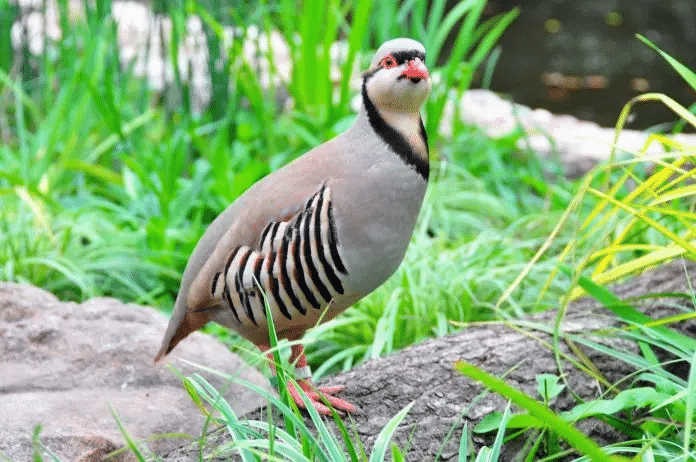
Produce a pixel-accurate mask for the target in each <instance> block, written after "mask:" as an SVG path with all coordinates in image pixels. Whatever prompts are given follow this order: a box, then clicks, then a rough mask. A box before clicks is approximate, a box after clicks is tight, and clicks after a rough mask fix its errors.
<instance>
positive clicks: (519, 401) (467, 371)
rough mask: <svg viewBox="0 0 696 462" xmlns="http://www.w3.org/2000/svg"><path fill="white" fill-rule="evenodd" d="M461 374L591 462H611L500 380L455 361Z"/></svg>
mask: <svg viewBox="0 0 696 462" xmlns="http://www.w3.org/2000/svg"><path fill="white" fill-rule="evenodd" d="M454 367H455V368H456V369H457V370H458V371H459V372H461V373H462V374H464V375H466V376H468V377H470V378H472V379H474V380H477V381H479V382H482V383H483V384H484V385H485V386H486V387H488V388H490V389H491V390H493V391H495V392H496V393H499V394H501V395H503V396H504V397H506V398H508V399H509V400H510V401H512V402H513V403H515V404H516V405H518V406H519V407H521V408H524V409H526V410H527V411H528V412H529V413H530V414H531V415H532V416H534V417H536V418H538V419H539V420H541V421H542V422H545V423H546V424H547V425H548V426H549V427H550V428H551V429H552V430H553V431H555V432H556V433H558V435H559V436H560V437H561V438H563V439H564V440H565V441H567V442H568V444H570V445H571V446H573V447H574V448H575V449H577V450H578V451H579V452H580V453H581V454H585V455H587V456H588V457H589V458H590V459H591V460H592V461H593V462H611V461H612V460H614V461H618V460H625V459H612V458H611V457H609V456H608V455H607V454H605V453H604V452H602V450H601V449H600V448H599V446H597V444H596V443H595V442H594V441H592V440H590V439H589V438H588V437H586V436H585V435H583V434H582V433H580V432H579V431H578V430H577V429H575V428H574V427H573V426H572V425H570V424H569V423H568V422H566V421H565V420H563V419H561V418H560V417H559V416H557V415H556V414H555V413H554V412H553V411H551V410H550V409H549V408H548V407H546V406H544V405H542V404H540V403H538V402H537V401H535V400H533V399H532V398H530V397H528V396H527V395H525V394H524V393H522V392H521V391H519V390H516V389H515V388H513V387H511V386H510V385H508V384H506V383H505V382H503V381H502V380H500V379H498V378H496V377H493V376H492V375H490V374H488V373H486V372H484V371H482V370H481V369H479V368H477V367H475V366H472V365H471V364H468V363H466V362H464V361H457V362H456V363H455V366H454Z"/></svg>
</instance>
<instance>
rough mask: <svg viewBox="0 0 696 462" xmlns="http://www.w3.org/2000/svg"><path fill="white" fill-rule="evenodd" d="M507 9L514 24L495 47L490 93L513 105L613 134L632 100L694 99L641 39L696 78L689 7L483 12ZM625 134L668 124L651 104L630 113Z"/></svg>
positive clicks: (600, 2) (559, 6) (613, 0)
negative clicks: (657, 96) (650, 95)
mask: <svg viewBox="0 0 696 462" xmlns="http://www.w3.org/2000/svg"><path fill="white" fill-rule="evenodd" d="M514 6H519V7H520V8H521V13H520V16H519V17H518V18H517V20H516V21H515V22H514V23H513V24H512V25H511V26H510V28H509V29H508V31H507V32H506V33H505V35H504V36H503V38H502V40H501V42H500V44H501V46H502V53H501V55H500V59H499V61H498V63H497V66H496V68H495V72H494V74H493V79H492V81H491V89H492V90H494V91H497V92H500V93H504V94H507V95H509V96H510V97H511V98H512V99H513V100H515V101H516V102H519V103H522V104H525V105H527V106H531V107H543V108H546V109H548V110H550V111H551V112H554V113H567V114H573V115H575V116H576V117H578V118H581V119H584V120H592V121H595V122H597V123H599V124H601V125H603V126H613V125H614V124H615V123H616V119H617V117H618V115H619V112H620V111H621V108H622V107H623V105H624V104H625V103H626V102H627V101H628V100H629V99H630V98H632V97H634V96H636V95H638V94H640V93H644V92H646V91H650V92H661V93H665V94H666V95H668V96H670V97H671V98H673V99H675V100H677V101H678V102H680V103H681V104H682V105H684V106H686V107H688V106H689V105H691V104H692V103H694V102H695V101H696V93H694V91H693V90H692V89H691V88H690V87H689V86H688V85H687V84H686V82H684V80H683V79H682V78H681V77H680V76H679V75H678V74H677V73H676V72H675V71H674V70H673V69H672V67H671V66H669V64H667V62H666V61H665V60H664V59H663V58H662V57H660V56H659V55H658V54H657V53H656V52H655V51H653V50H652V49H650V48H649V47H648V46H647V45H644V44H643V43H642V42H640V41H639V40H638V39H636V38H635V34H636V33H640V34H642V35H644V36H646V37H647V38H648V39H650V40H651V41H653V43H655V44H657V45H658V46H659V47H660V48H661V49H662V50H664V51H666V52H668V53H669V54H670V55H672V56H673V57H674V58H676V59H678V60H679V61H681V62H682V63H683V64H685V65H686V66H687V67H689V68H690V69H693V70H696V0H540V1H531V0H517V1H512V0H508V1H505V0H497V1H490V2H489V5H488V10H487V12H488V13H489V14H495V13H499V12H501V11H505V10H508V9H510V8H512V7H514ZM631 120H632V124H631V125H630V126H631V127H632V128H638V129H643V128H647V127H650V126H653V125H656V124H661V123H665V122H670V121H673V120H675V116H674V115H673V113H672V112H671V111H669V110H667V109H665V108H664V106H662V105H660V104H657V103H648V104H645V103H644V104H642V105H640V106H638V107H637V109H636V110H635V111H634V113H633V117H632V119H631Z"/></svg>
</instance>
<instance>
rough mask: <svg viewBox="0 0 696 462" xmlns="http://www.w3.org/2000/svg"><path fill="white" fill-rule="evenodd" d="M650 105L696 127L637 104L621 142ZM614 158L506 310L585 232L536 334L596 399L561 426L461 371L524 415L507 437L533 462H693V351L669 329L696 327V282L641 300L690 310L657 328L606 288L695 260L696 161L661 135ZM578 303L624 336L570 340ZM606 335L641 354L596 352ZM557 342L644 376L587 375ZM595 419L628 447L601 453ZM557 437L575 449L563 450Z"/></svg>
mask: <svg viewBox="0 0 696 462" xmlns="http://www.w3.org/2000/svg"><path fill="white" fill-rule="evenodd" d="M639 39H641V40H642V41H643V42H645V43H646V44H648V45H649V46H651V47H653V48H654V49H655V50H657V51H658V52H659V53H660V54H661V55H662V56H663V57H665V59H666V60H667V61H668V62H669V63H670V64H671V65H672V66H673V67H674V68H675V70H677V71H678V72H679V73H680V74H681V75H682V76H683V77H684V79H685V80H686V82H687V83H688V84H689V85H690V86H691V87H692V88H694V89H695V90H696V74H694V73H693V72H692V71H691V70H689V69H688V68H686V67H685V66H683V65H681V64H680V63H678V62H677V61H676V60H674V59H673V58H671V57H670V56H669V55H667V54H666V53H664V52H662V51H661V50H659V49H657V48H656V47H655V46H654V45H653V44H652V43H650V42H649V41H647V40H646V39H645V38H643V37H640V36H639ZM645 101H652V102H660V103H662V104H664V105H665V106H667V107H668V108H670V109H671V110H672V111H673V112H674V113H675V114H676V115H677V116H678V117H679V118H681V119H682V123H683V124H688V125H690V126H692V127H694V128H696V117H694V116H693V114H691V113H690V112H689V111H688V110H686V109H685V108H683V107H681V106H680V105H679V104H677V103H676V102H674V101H673V100H672V99H671V98H669V97H668V96H666V95H662V94H645V95H640V96H637V97H636V98H633V99H632V100H631V101H629V103H628V104H627V105H626V106H625V108H624V110H623V111H622V113H621V115H620V117H619V120H618V122H617V127H616V133H617V137H616V139H618V135H619V134H620V132H621V130H622V128H623V125H624V123H625V121H626V119H627V116H628V114H629V112H630V111H631V109H632V108H633V106H634V105H635V104H639V103H642V102H645ZM652 143H661V144H662V145H663V146H664V147H666V148H667V150H666V153H665V154H663V155H660V156H650V157H648V156H647V155H646V152H647V150H648V148H649V146H650V145H651V144H652ZM615 145H616V143H615ZM615 152H616V146H614V148H613V151H612V158H611V160H610V162H609V163H607V164H605V165H601V166H599V167H597V168H596V169H595V170H593V171H592V172H590V173H589V174H588V175H587V176H586V177H585V179H584V181H583V182H582V184H581V185H580V188H579V191H578V193H577V194H576V196H575V197H574V198H573V200H572V201H571V203H570V205H569V207H568V208H567V210H566V213H565V214H564V216H563V218H562V219H561V220H560V221H559V224H558V225H557V227H556V229H555V230H554V232H553V233H552V234H551V236H550V237H549V238H548V240H547V241H546V242H545V243H544V245H543V246H542V247H541V249H540V250H539V252H538V253H537V255H536V256H535V257H534V258H533V259H532V260H531V261H530V263H529V264H528V265H527V266H526V267H525V270H524V271H523V272H522V273H521V274H520V277H518V278H517V279H516V281H515V283H514V284H512V285H511V286H510V288H509V289H508V290H507V291H506V293H505V294H504V295H503V296H502V297H501V299H500V300H499V301H498V304H499V305H502V304H504V303H505V302H507V301H509V297H510V294H511V293H512V290H513V289H514V288H516V287H517V286H518V284H519V283H520V282H521V281H523V280H524V278H525V277H526V276H527V275H528V274H529V273H528V272H529V271H530V270H531V268H532V267H533V266H535V265H537V264H538V261H540V258H541V255H542V254H543V253H544V252H548V251H549V250H548V249H549V248H550V247H551V246H552V245H554V241H555V240H556V239H557V238H558V236H560V235H562V234H563V229H564V227H567V226H571V223H572V226H574V227H576V230H577V231H575V232H574V233H573V235H572V238H570V239H569V241H568V242H567V243H566V244H565V246H563V247H562V248H561V250H560V251H559V252H558V253H557V258H558V272H559V273H560V274H563V275H566V276H568V277H570V282H571V284H570V286H569V289H568V291H567V293H566V296H565V297H563V299H562V306H561V309H559V311H558V315H557V317H556V323H555V325H554V326H553V328H548V327H547V326H539V327H538V329H540V330H543V331H547V332H549V333H551V334H553V340H554V341H553V346H552V348H553V353H554V354H555V355H556V360H557V362H558V363H559V368H561V369H562V364H563V363H564V362H565V361H571V362H573V363H574V364H576V365H580V367H581V369H582V370H585V371H586V373H588V374H590V375H591V376H592V377H593V378H594V379H595V380H596V383H597V385H598V391H599V396H598V397H597V398H596V399H591V400H588V401H585V402H578V404H577V405H576V406H574V407H573V408H572V409H570V410H568V411H566V412H563V413H560V414H554V413H552V412H551V411H550V410H549V409H548V407H547V406H546V405H545V404H540V403H539V402H537V401H536V400H534V399H532V398H530V397H528V396H525V395H523V394H521V393H520V392H519V391H517V390H514V389H511V388H510V387H509V386H507V385H506V384H504V383H503V382H501V381H500V380H498V379H496V378H493V377H490V376H488V375H487V374H486V373H485V372H483V371H481V370H480V369H478V368H476V367H474V366H471V365H467V364H460V365H459V366H458V369H459V370H460V371H461V372H462V373H465V374H466V375H468V376H470V377H472V378H474V379H477V380H480V381H482V382H484V384H486V385H487V386H488V387H489V388H490V389H492V390H494V391H496V392H498V393H501V394H502V395H503V396H505V397H507V398H508V399H510V400H512V401H513V402H515V403H516V404H517V405H519V406H520V407H521V408H522V409H523V412H518V413H514V414H513V415H512V416H508V417H507V419H506V420H505V425H506V427H507V428H508V429H511V430H514V431H515V433H514V435H515V437H518V438H519V437H521V438H524V439H526V442H525V447H528V448H531V449H530V452H529V454H528V455H527V459H526V460H538V459H539V458H540V457H545V458H544V459H543V460H556V459H557V458H568V457H571V455H573V454H579V455H580V456H579V457H577V458H575V459H573V460H583V461H584V460H628V459H624V458H621V457H620V456H619V455H621V456H627V457H632V460H650V461H665V462H667V461H689V460H696V452H695V451H694V447H695V446H696V438H695V437H694V418H696V406H695V404H694V396H696V395H694V391H696V388H695V387H696V340H694V339H693V338H691V337H689V336H687V335H684V334H683V333H681V332H679V331H678V330H676V329H674V328H673V327H672V324H675V323H678V322H681V321H685V320H689V319H694V318H696V314H694V312H693V309H692V308H690V307H688V305H689V304H693V300H694V299H696V298H695V297H696V294H695V293H694V290H693V287H691V282H690V281H691V280H692V278H693V275H692V274H689V271H688V269H687V267H686V265H684V277H685V278H686V280H687V281H688V283H687V287H688V288H689V289H688V290H687V292H686V293H682V294H675V293H669V294H662V293H650V292H648V293H646V294H639V295H640V297H639V298H640V299H645V298H650V299H656V298H663V297H670V298H676V299H678V300H680V301H679V303H676V305H675V306H677V307H681V312H679V313H677V314H676V315H673V316H670V317H667V318H664V319H654V318H652V317H650V316H648V315H646V314H644V313H642V312H641V311H639V310H638V309H637V304H638V303H639V300H638V299H631V300H625V301H624V300H621V299H619V298H618V297H617V296H615V295H614V294H613V293H612V292H611V290H609V289H608V288H607V287H605V286H606V285H607V284H609V283H613V282H618V281H621V280H623V279H625V278H626V277H628V276H631V275H635V274H638V273H640V272H643V271H646V270H648V269H651V268H654V267H656V266H658V265H662V264H665V263H667V262H670V261H675V260H676V261H679V260H682V259H690V260H693V259H694V258H696V252H694V250H696V249H695V248H694V241H695V239H694V237H695V235H694V232H695V231H696V228H695V227H694V223H695V220H694V219H695V218H696V215H694V204H695V203H696V201H695V198H696V189H695V188H694V185H693V179H694V178H695V177H696V170H694V167H693V166H694V161H695V158H694V157H695V155H696V149H695V148H694V147H693V146H688V145H684V144H680V143H677V142H676V141H675V140H674V139H673V138H671V137H669V136H665V135H659V134H652V135H650V136H649V137H648V138H647V141H646V143H645V145H644V147H643V149H642V150H641V151H640V152H638V153H629V154H630V155H631V157H629V158H628V159H625V160H621V159H617V158H616V157H615V155H614V154H615ZM558 275H559V274H558V273H557V271H554V272H553V273H552V274H550V275H549V279H548V282H547V284H546V285H545V286H544V288H546V287H549V286H550V284H551V283H552V282H553V281H555V280H556V279H558ZM649 290H650V288H649V287H648V291H649ZM542 294H543V292H542ZM581 295H588V296H591V297H593V298H594V299H596V300H597V302H599V304H600V306H602V307H604V308H606V309H607V310H608V311H611V312H612V313H613V315H614V316H616V317H617V319H618V320H620V321H622V322H623V323H624V324H625V327H623V328H620V329H612V330H611V331H609V332H599V333H596V332H581V333H577V332H573V331H565V330H563V329H561V324H562V320H563V317H564V315H565V312H566V310H567V308H568V303H569V302H570V301H571V300H573V299H575V298H577V297H579V296H581ZM685 305H687V306H685ZM597 335H601V336H605V337H606V336H611V337H619V338H621V339H624V340H628V341H630V342H633V343H635V344H636V345H637V348H636V350H635V351H626V350H625V349H619V348H617V347H616V346H612V345H616V344H612V343H606V342H604V341H600V340H598V338H597ZM560 342H567V343H569V344H571V345H572V344H574V345H582V346H584V347H586V348H590V349H594V350H597V351H599V352H601V353H603V354H604V355H606V356H608V357H610V358H612V359H613V360H615V361H620V362H625V363H627V364H629V365H630V366H632V367H633V368H634V369H635V372H634V373H633V374H631V375H630V376H628V377H625V378H623V379H622V380H621V381H620V382H618V383H611V382H609V381H608V380H607V379H606V378H605V377H604V376H602V374H601V373H600V372H599V371H600V369H599V368H597V367H596V366H595V365H594V364H591V363H589V364H588V358H587V356H585V355H584V354H580V353H578V354H577V355H566V354H563V353H561V350H560V346H559V345H560ZM572 351H575V352H578V351H579V350H578V349H577V348H576V349H573V350H572ZM676 365H680V366H681V367H675V366H676ZM545 383H546V384H547V386H545V387H543V390H545V391H548V390H553V392H552V393H553V395H551V398H548V396H547V397H544V396H543V393H542V389H541V388H540V395H541V396H542V398H543V399H544V402H545V403H546V402H548V401H547V400H548V399H552V398H553V397H554V396H556V395H558V394H559V393H560V392H561V391H562V390H564V389H568V391H570V392H571V393H573V390H572V386H571V384H570V383H568V381H567V380H566V377H565V376H564V375H563V374H560V375H559V376H558V377H549V378H546V382H545ZM590 418H597V419H600V420H602V421H603V422H604V423H606V424H608V425H609V426H611V427H613V429H614V431H615V432H616V433H618V434H619V435H621V441H616V442H615V443H614V444H609V445H606V446H604V447H602V448H599V447H597V445H596V444H595V443H594V442H592V441H590V440H588V439H587V438H586V437H584V436H582V435H580V434H578V433H577V430H575V429H574V428H573V427H574V426H575V425H576V424H577V423H579V422H580V421H583V420H586V419H590ZM501 422H502V417H501V415H500V414H497V415H491V416H489V418H488V419H487V420H486V421H484V422H482V423H481V424H480V425H479V426H478V427H477V428H476V429H475V431H480V432H486V431H489V430H494V429H497V428H499V427H500V425H501ZM559 437H560V438H561V439H563V440H565V441H566V442H567V443H569V444H570V446H572V449H565V448H563V447H562V446H561V445H559V444H558V439H559Z"/></svg>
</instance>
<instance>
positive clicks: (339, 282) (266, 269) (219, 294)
mask: <svg viewBox="0 0 696 462" xmlns="http://www.w3.org/2000/svg"><path fill="white" fill-rule="evenodd" d="M347 275H348V271H347V270H346V267H345V265H344V263H343V260H342V258H341V247H340V244H339V242H338V236H337V233H336V225H335V222H334V217H333V208H332V203H331V190H330V189H329V188H328V187H326V185H323V186H322V187H321V189H320V190H319V191H317V192H316V193H315V194H314V195H312V197H310V198H309V200H308V201H307V203H306V204H305V207H304V209H303V210H302V211H301V212H300V213H298V214H297V215H296V216H295V217H293V218H292V219H290V220H288V221H276V222H271V223H269V224H268V225H267V226H266V227H265V228H264V230H263V232H262V233H261V239H260V241H259V244H258V249H252V248H251V247H248V246H244V245H241V246H237V247H235V248H234V249H232V251H231V252H230V254H229V256H228V259H227V262H226V264H225V268H224V270H223V271H222V272H221V273H218V274H217V275H216V276H215V277H214V278H213V280H212V284H211V288H210V291H211V294H212V295H213V296H214V297H216V298H221V299H222V300H224V303H225V304H226V305H227V307H228V308H229V309H230V310H231V311H232V313H233V315H234V317H235V319H236V320H237V321H238V322H239V323H240V324H254V325H258V320H260V319H262V316H265V314H266V311H265V306H264V299H263V296H262V295H261V293H260V290H259V286H260V288H261V290H263V291H264V292H265V293H266V294H267V296H268V302H269V304H270V305H271V311H272V312H278V313H280V314H282V315H283V316H285V317H286V318H288V319H292V317H293V316H297V315H298V314H299V315H305V314H307V310H308V308H309V307H311V308H313V309H322V308H325V307H326V306H327V305H328V304H329V302H330V301H331V300H332V299H333V297H334V296H335V295H337V294H343V282H344V280H345V276H347ZM257 284H258V285H257Z"/></svg>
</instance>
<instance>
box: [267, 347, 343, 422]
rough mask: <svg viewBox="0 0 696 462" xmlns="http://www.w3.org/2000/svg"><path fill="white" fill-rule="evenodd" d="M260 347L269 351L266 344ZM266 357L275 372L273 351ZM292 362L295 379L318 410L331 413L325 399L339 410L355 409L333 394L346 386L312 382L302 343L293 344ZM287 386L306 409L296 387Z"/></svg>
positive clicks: (294, 398)
mask: <svg viewBox="0 0 696 462" xmlns="http://www.w3.org/2000/svg"><path fill="white" fill-rule="evenodd" d="M258 347H259V349H261V351H268V349H269V348H268V347H267V346H266V345H258ZM266 357H267V358H268V362H269V366H270V368H271V372H272V373H274V374H275V358H274V357H273V353H267V354H266ZM290 364H294V365H295V380H296V381H297V384H298V385H299V386H300V388H302V390H303V391H304V392H305V394H306V395H307V397H308V398H309V400H310V401H311V403H312V406H313V407H314V409H316V410H317V412H319V413H320V414H323V415H327V416H330V415H331V409H329V408H328V407H327V406H326V405H325V404H324V399H325V400H326V401H328V403H329V404H330V405H331V406H332V407H333V408H334V409H336V410H338V411H343V412H346V413H351V412H354V411H355V406H354V405H352V404H350V403H349V402H347V401H344V400H342V399H340V398H337V397H335V396H333V395H334V394H336V393H338V392H340V391H342V390H343V388H344V387H341V386H338V387H317V386H315V385H314V383H313V382H312V373H311V370H310V369H309V365H308V364H307V358H306V357H305V354H304V347H303V346H302V345H299V344H297V345H293V346H292V349H291V354H290ZM287 388H288V392H289V393H290V396H292V399H293V401H295V403H296V404H297V406H299V407H300V408H302V409H304V408H305V404H304V401H302V398H301V397H300V394H299V393H298V392H297V390H296V389H295V386H294V385H292V384H290V383H288V385H287Z"/></svg>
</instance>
